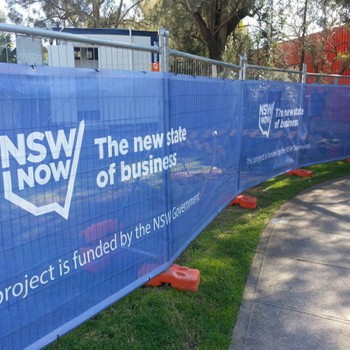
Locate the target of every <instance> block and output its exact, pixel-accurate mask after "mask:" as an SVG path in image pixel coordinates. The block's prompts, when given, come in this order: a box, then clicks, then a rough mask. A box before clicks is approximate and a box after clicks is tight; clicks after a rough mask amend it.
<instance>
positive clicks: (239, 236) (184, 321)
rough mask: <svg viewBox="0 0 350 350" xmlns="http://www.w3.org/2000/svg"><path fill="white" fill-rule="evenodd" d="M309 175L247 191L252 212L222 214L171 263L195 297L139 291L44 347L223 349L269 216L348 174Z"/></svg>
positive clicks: (339, 165) (329, 167)
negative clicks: (196, 280) (188, 274)
mask: <svg viewBox="0 0 350 350" xmlns="http://www.w3.org/2000/svg"><path fill="white" fill-rule="evenodd" d="M308 169H310V170H312V171H313V173H314V175H313V177H311V178H300V177H296V176H291V177H289V176H285V175H282V176H279V177H276V178H274V179H271V180H269V181H266V182H264V183H263V184H261V185H259V186H257V187H255V188H253V189H251V190H249V191H247V193H248V194H250V195H252V196H255V197H257V198H258V208H257V209H256V210H254V211H252V210H247V209H241V208H239V207H237V206H234V207H230V208H227V209H225V210H224V211H223V212H222V213H221V214H220V215H219V216H218V217H217V218H216V219H215V220H214V221H213V222H212V223H211V224H210V225H209V226H208V227H207V228H206V229H205V230H204V231H203V232H202V233H201V234H200V235H199V236H198V238H196V239H195V240H194V241H193V242H192V243H191V244H190V246H189V247H188V248H187V249H186V250H185V251H184V252H183V253H182V254H181V256H180V257H179V258H178V259H177V261H176V263H178V264H180V265H185V266H188V267H192V268H196V269H199V270H200V272H201V282H200V285H199V291H198V292H196V293H192V292H183V291H177V290H174V289H172V288H170V287H160V288H140V289H138V290H136V291H135V292H133V293H131V294H130V295H128V296H126V297H125V298H123V299H122V300H120V301H119V302H117V303H115V304H114V305H112V306H111V307H109V308H108V309H106V310H105V311H104V312H101V313H100V314H99V315H97V316H96V317H94V318H93V319H91V320H89V321H87V322H85V323H84V324H83V325H81V326H80V327H78V328H76V329H75V330H73V331H72V332H70V333H69V334H67V335H65V336H64V337H62V338H60V339H59V340H58V341H56V342H55V343H54V344H52V345H50V346H49V349H65V350H66V349H79V350H80V349H99V350H100V349H113V350H114V349H118V350H119V349H121V350H123V349H127V350H130V349H142V350H143V349H150V350H151V349H152V350H153V349H227V348H228V346H229V343H230V338H231V335H232V329H233V326H234V323H235V321H236V319H237V315H238V310H239V306H240V303H241V301H242V295H243V290H244V286H245V282H246V279H247V277H248V274H249V270H250V266H251V263H252V259H253V257H254V253H255V250H256V247H257V244H258V242H259V238H260V235H261V233H262V231H263V230H264V228H265V227H266V225H267V223H268V221H269V220H270V219H271V218H272V217H273V216H274V214H275V213H276V211H277V210H278V209H279V208H280V207H281V205H283V204H284V203H286V202H287V201H288V200H290V199H292V198H294V197H295V196H296V195H297V194H298V193H300V192H301V191H303V190H306V189H308V188H310V187H312V186H314V185H316V184H319V183H322V182H325V181H328V180H331V179H335V178H341V177H344V176H347V175H349V174H350V163H347V162H342V161H340V162H333V163H327V164H321V165H315V166H312V167H309V168H308Z"/></svg>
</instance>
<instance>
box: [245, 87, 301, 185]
mask: <svg viewBox="0 0 350 350" xmlns="http://www.w3.org/2000/svg"><path fill="white" fill-rule="evenodd" d="M242 107H243V109H242V113H243V114H242V154H241V159H240V165H241V168H240V189H239V191H240V192H242V191H243V190H245V189H247V188H250V187H252V186H254V185H257V184H259V183H261V182H263V181H264V180H266V179H268V178H271V177H273V176H275V175H278V174H281V173H284V172H285V171H287V170H290V169H292V168H295V167H297V166H298V131H299V126H300V124H301V123H300V121H301V120H302V118H303V117H304V99H303V85H301V84H296V83H286V82H283V83H282V82H277V81H245V82H244V84H243V106H242Z"/></svg>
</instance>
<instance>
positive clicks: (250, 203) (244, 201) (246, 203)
mask: <svg viewBox="0 0 350 350" xmlns="http://www.w3.org/2000/svg"><path fill="white" fill-rule="evenodd" d="M257 203H258V200H257V199H256V198H255V197H252V196H249V195H247V194H240V195H239V196H237V197H236V198H235V199H234V200H233V201H232V202H231V203H230V204H229V206H232V205H235V204H238V205H239V206H240V207H242V208H247V209H256V205H257Z"/></svg>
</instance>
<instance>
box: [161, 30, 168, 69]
mask: <svg viewBox="0 0 350 350" xmlns="http://www.w3.org/2000/svg"><path fill="white" fill-rule="evenodd" d="M159 37H160V40H159V41H160V50H161V62H160V69H161V71H162V72H164V73H167V72H169V70H170V60H169V58H170V54H169V31H168V30H166V29H165V28H160V29H159Z"/></svg>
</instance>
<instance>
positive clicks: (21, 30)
mask: <svg viewBox="0 0 350 350" xmlns="http://www.w3.org/2000/svg"><path fill="white" fill-rule="evenodd" d="M0 32H7V33H14V34H22V35H26V36H31V37H37V38H48V39H56V40H63V41H67V42H78V43H85V44H90V45H100V46H107V47H111V48H122V49H129V50H138V51H147V52H150V53H156V54H159V56H160V59H161V60H160V61H161V64H160V67H161V71H162V72H165V73H168V72H170V73H175V74H188V75H194V76H198V75H204V76H210V77H212V78H228V79H239V80H261V79H264V80H286V81H299V82H301V83H308V82H309V83H321V84H330V83H331V84H339V81H340V79H342V81H346V84H350V76H344V75H337V74H323V73H309V72H307V66H306V64H304V65H303V69H302V70H301V71H299V70H291V69H283V68H274V67H265V66H257V65H252V64H248V60H247V58H246V56H242V57H241V59H240V62H239V64H238V65H236V64H232V63H228V62H223V61H217V60H213V59H210V58H206V57H202V56H197V55H193V54H189V53H186V52H182V51H178V50H174V49H171V48H170V44H169V37H170V33H169V31H168V30H166V29H164V28H161V29H160V30H159V46H152V45H140V44H135V43H131V42H123V41H112V40H105V39H97V38H94V37H89V36H83V35H77V34H70V33H64V32H57V31H52V30H47V29H40V28H30V27H25V26H17V25H13V24H7V23H0ZM171 59H177V60H183V62H185V60H188V62H192V65H194V62H197V63H196V64H197V66H199V64H202V65H206V66H205V68H204V69H203V67H199V68H198V69H195V68H194V67H193V66H192V67H191V68H188V67H189V66H188V67H187V68H185V69H184V70H183V71H179V69H175V68H176V67H175V66H173V67H172V66H171ZM225 70H226V71H230V72H231V74H227V73H226V74H222V72H223V71H225ZM253 70H255V71H257V72H260V73H259V74H257V75H252V77H253V78H250V76H249V72H250V71H253ZM203 72H204V74H203ZM266 73H269V74H270V75H269V76H268V79H265V77H266ZM264 75H265V76H264ZM284 75H288V76H289V79H286V78H284ZM291 76H293V77H297V79H295V78H292V79H290V77H291Z"/></svg>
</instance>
